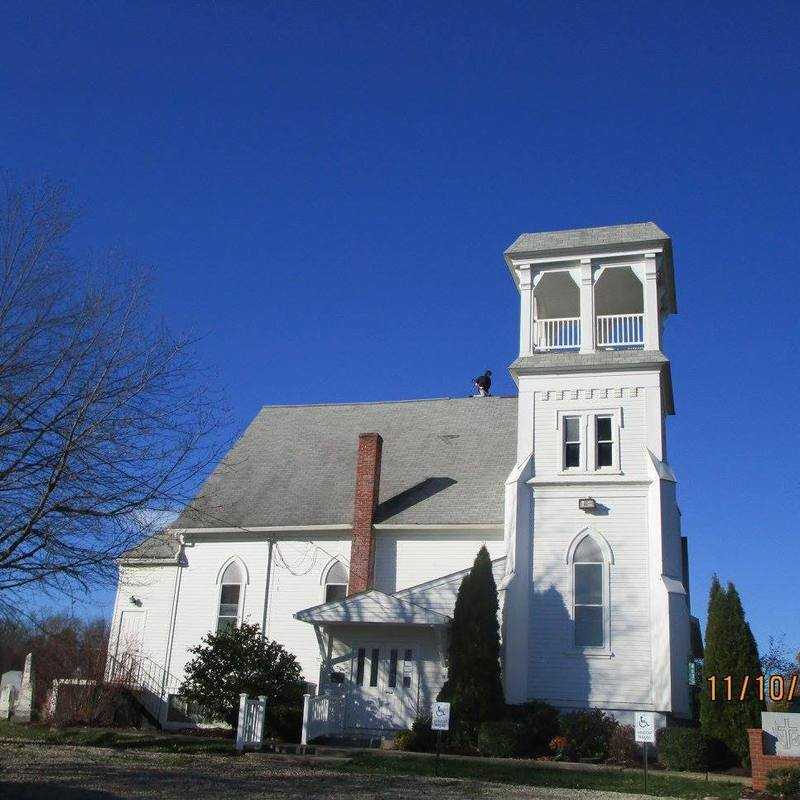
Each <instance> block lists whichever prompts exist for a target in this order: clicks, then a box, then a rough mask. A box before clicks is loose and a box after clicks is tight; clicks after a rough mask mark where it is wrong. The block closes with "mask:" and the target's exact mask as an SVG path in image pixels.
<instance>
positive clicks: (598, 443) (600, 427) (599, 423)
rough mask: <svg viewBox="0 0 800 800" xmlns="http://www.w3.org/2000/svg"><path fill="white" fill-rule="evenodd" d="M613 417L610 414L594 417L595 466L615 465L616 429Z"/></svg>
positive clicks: (598, 467)
mask: <svg viewBox="0 0 800 800" xmlns="http://www.w3.org/2000/svg"><path fill="white" fill-rule="evenodd" d="M612 421H613V420H612V418H611V417H608V416H605V415H604V416H599V415H598V416H596V417H595V418H594V429H595V467H596V468H597V469H602V468H603V467H613V466H614V429H613V425H612Z"/></svg>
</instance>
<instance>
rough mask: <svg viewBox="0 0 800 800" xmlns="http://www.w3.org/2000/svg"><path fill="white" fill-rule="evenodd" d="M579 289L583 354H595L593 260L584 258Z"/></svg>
mask: <svg viewBox="0 0 800 800" xmlns="http://www.w3.org/2000/svg"><path fill="white" fill-rule="evenodd" d="M579 278H580V280H579V282H578V288H579V289H580V293H581V353H594V351H595V343H594V276H593V274H592V260H591V259H590V258H582V259H581V266H580V273H579Z"/></svg>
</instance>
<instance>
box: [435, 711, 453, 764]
mask: <svg viewBox="0 0 800 800" xmlns="http://www.w3.org/2000/svg"><path fill="white" fill-rule="evenodd" d="M431 730H432V731H436V774H437V775H438V774H439V754H440V752H441V749H442V731H449V730H450V703H439V702H436V703H434V704H433V706H432V707H431Z"/></svg>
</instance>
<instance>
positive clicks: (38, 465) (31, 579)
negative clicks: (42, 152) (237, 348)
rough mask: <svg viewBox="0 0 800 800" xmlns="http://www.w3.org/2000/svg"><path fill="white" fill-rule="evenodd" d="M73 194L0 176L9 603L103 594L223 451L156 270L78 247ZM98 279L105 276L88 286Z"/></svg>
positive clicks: (0, 367)
mask: <svg viewBox="0 0 800 800" xmlns="http://www.w3.org/2000/svg"><path fill="white" fill-rule="evenodd" d="M76 216H77V215H76V213H75V211H74V209H73V208H72V207H71V205H70V203H69V197H68V193H67V191H66V189H65V188H64V187H63V186H61V185H58V184H52V183H49V182H46V181H45V182H39V183H33V184H29V185H25V186H22V185H19V184H18V183H15V182H14V181H13V180H12V179H11V178H9V177H8V176H4V177H0V602H2V603H5V604H8V603H9V602H10V601H11V600H12V599H13V597H14V595H15V594H16V593H19V592H20V591H21V590H23V589H25V588H30V587H31V586H32V585H36V586H37V587H42V588H43V589H46V590H49V591H59V592H73V591H75V590H77V589H81V588H89V587H93V586H96V585H97V584H98V583H101V582H108V581H110V580H112V579H113V577H114V574H115V559H116V558H118V557H119V556H120V555H121V554H122V553H123V552H124V551H125V550H127V549H129V548H130V547H132V546H134V545H135V544H137V543H138V542H139V541H141V539H142V538H143V537H144V536H145V535H148V534H149V533H152V532H154V529H153V523H152V522H149V521H148V520H152V519H153V518H154V515H156V516H157V515H158V514H159V513H161V512H164V511H169V510H172V511H177V510H178V509H179V508H180V507H181V506H183V505H184V504H185V503H186V502H187V501H188V499H189V496H190V493H191V491H192V490H193V489H194V488H195V486H196V485H197V481H198V479H199V478H200V477H201V476H202V475H203V474H204V473H205V472H206V471H207V469H208V468H209V466H210V465H211V464H213V463H214V462H215V461H216V460H217V458H218V457H219V455H220V453H221V451H222V446H223V442H222V436H221V424H220V421H221V420H222V419H223V415H222V410H221V409H220V404H219V398H218V397H217V396H216V394H215V393H212V392H209V390H208V389H207V388H206V387H205V386H203V385H202V384H201V382H200V375H201V373H200V371H199V369H198V365H197V364H196V361H195V359H194V357H193V349H194V345H195V344H196V341H195V340H193V339H192V338H191V337H176V336H174V335H172V334H171V333H170V332H169V331H168V330H167V329H166V328H165V327H163V326H160V327H159V326H156V325H154V324H153V322H152V320H151V318H150V316H149V309H148V304H147V298H148V295H149V285H150V282H149V279H148V276H147V273H145V272H143V271H142V270H141V269H139V268H137V267H136V266H135V265H133V264H132V263H131V262H130V261H129V260H128V259H126V258H125V257H124V256H123V255H122V254H120V253H118V252H115V251H112V252H109V253H107V254H105V255H104V256H102V257H101V258H100V259H99V260H97V261H96V263H90V262H89V261H88V260H84V261H80V262H78V261H75V260H74V259H72V258H71V257H70V256H69V254H68V250H67V246H68V240H69V236H70V233H71V231H72V228H73V225H74V222H75V220H76ZM98 274H99V275H100V276H101V277H100V278H95V277H93V276H95V275H98Z"/></svg>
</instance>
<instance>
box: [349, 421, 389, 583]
mask: <svg viewBox="0 0 800 800" xmlns="http://www.w3.org/2000/svg"><path fill="white" fill-rule="evenodd" d="M382 450H383V439H382V438H381V436H380V434H378V433H362V434H361V435H360V436H359V437H358V459H357V461H356V491H355V508H354V511H353V540H352V544H351V546H350V579H349V583H348V586H347V595H348V597H349V596H350V595H353V594H356V593H357V592H365V591H367V589H371V588H372V583H373V571H374V567H375V536H374V532H373V529H372V524H373V522H374V521H375V509H376V508H377V506H378V492H379V491H380V483H381V452H382Z"/></svg>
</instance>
